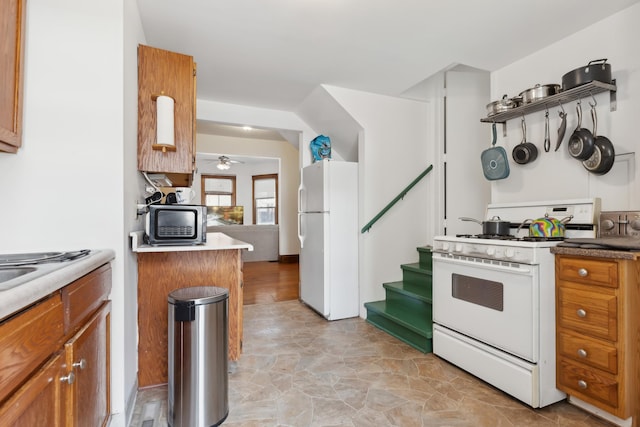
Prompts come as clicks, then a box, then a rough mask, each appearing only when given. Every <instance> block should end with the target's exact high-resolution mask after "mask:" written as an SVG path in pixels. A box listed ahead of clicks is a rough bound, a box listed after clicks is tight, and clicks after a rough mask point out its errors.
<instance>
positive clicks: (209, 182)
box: [200, 175, 236, 206]
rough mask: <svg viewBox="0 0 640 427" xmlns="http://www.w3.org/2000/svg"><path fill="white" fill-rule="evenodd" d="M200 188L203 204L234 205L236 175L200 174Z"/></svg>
mask: <svg viewBox="0 0 640 427" xmlns="http://www.w3.org/2000/svg"><path fill="white" fill-rule="evenodd" d="M200 188H202V199H201V200H203V201H204V205H205V206H235V204H236V177H235V176H226V175H202V181H201V185H200Z"/></svg>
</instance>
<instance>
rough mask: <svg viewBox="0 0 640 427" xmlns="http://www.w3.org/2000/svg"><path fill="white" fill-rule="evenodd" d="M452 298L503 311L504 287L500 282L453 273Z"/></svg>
mask: <svg viewBox="0 0 640 427" xmlns="http://www.w3.org/2000/svg"><path fill="white" fill-rule="evenodd" d="M451 280H452V287H451V296H452V297H454V298H457V299H461V300H463V301H467V302H470V303H472V304H477V305H481V306H483V307H487V308H491V309H494V310H497V311H503V307H504V286H503V284H502V283H500V282H493V281H491V280H486V279H479V278H477V277H469V276H464V275H462V274H456V273H453V274H452V275H451Z"/></svg>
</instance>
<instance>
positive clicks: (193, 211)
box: [145, 204, 207, 246]
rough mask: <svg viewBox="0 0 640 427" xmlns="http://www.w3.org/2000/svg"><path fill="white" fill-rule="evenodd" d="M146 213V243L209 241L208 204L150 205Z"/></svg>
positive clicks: (183, 243) (192, 243) (190, 243)
mask: <svg viewBox="0 0 640 427" xmlns="http://www.w3.org/2000/svg"><path fill="white" fill-rule="evenodd" d="M146 215H147V216H146V224H145V243H148V244H150V245H158V246H160V245H202V244H204V243H206V241H207V207H206V206H200V205H177V204H176V205H150V206H149V212H147V214H146Z"/></svg>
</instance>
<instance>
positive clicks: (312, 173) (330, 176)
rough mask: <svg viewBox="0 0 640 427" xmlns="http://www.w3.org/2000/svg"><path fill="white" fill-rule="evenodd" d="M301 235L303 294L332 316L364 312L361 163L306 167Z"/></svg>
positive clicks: (300, 201) (325, 162) (300, 203)
mask: <svg viewBox="0 0 640 427" xmlns="http://www.w3.org/2000/svg"><path fill="white" fill-rule="evenodd" d="M298 238H299V239H300V246H301V248H300V299H301V300H302V301H303V302H304V303H305V304H307V305H308V306H309V307H311V308H313V309H314V310H315V311H317V312H318V313H320V314H321V315H322V316H324V317H325V318H326V319H327V320H337V319H345V318H348V317H356V316H358V315H359V313H360V307H359V289H358V164H357V163H353V162H341V161H335V160H328V159H324V160H321V161H317V162H315V163H313V164H311V165H309V166H306V167H304V168H303V169H302V183H301V185H300V188H299V192H298Z"/></svg>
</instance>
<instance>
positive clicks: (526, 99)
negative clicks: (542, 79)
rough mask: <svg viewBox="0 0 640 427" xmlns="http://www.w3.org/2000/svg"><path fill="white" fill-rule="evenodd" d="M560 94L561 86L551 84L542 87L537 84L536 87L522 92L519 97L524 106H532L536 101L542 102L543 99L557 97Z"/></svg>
mask: <svg viewBox="0 0 640 427" xmlns="http://www.w3.org/2000/svg"><path fill="white" fill-rule="evenodd" d="M558 92H560V85H557V84H549V85H540V84H537V85H535V86H534V87H532V88H530V89H527V90H525V91H523V92H520V94H519V95H518V96H520V97H522V103H523V104H525V105H526V104H530V103H532V102H535V101H540V100H541V99H544V98H546V97H547V96H551V95H555V94H557V93H558Z"/></svg>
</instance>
